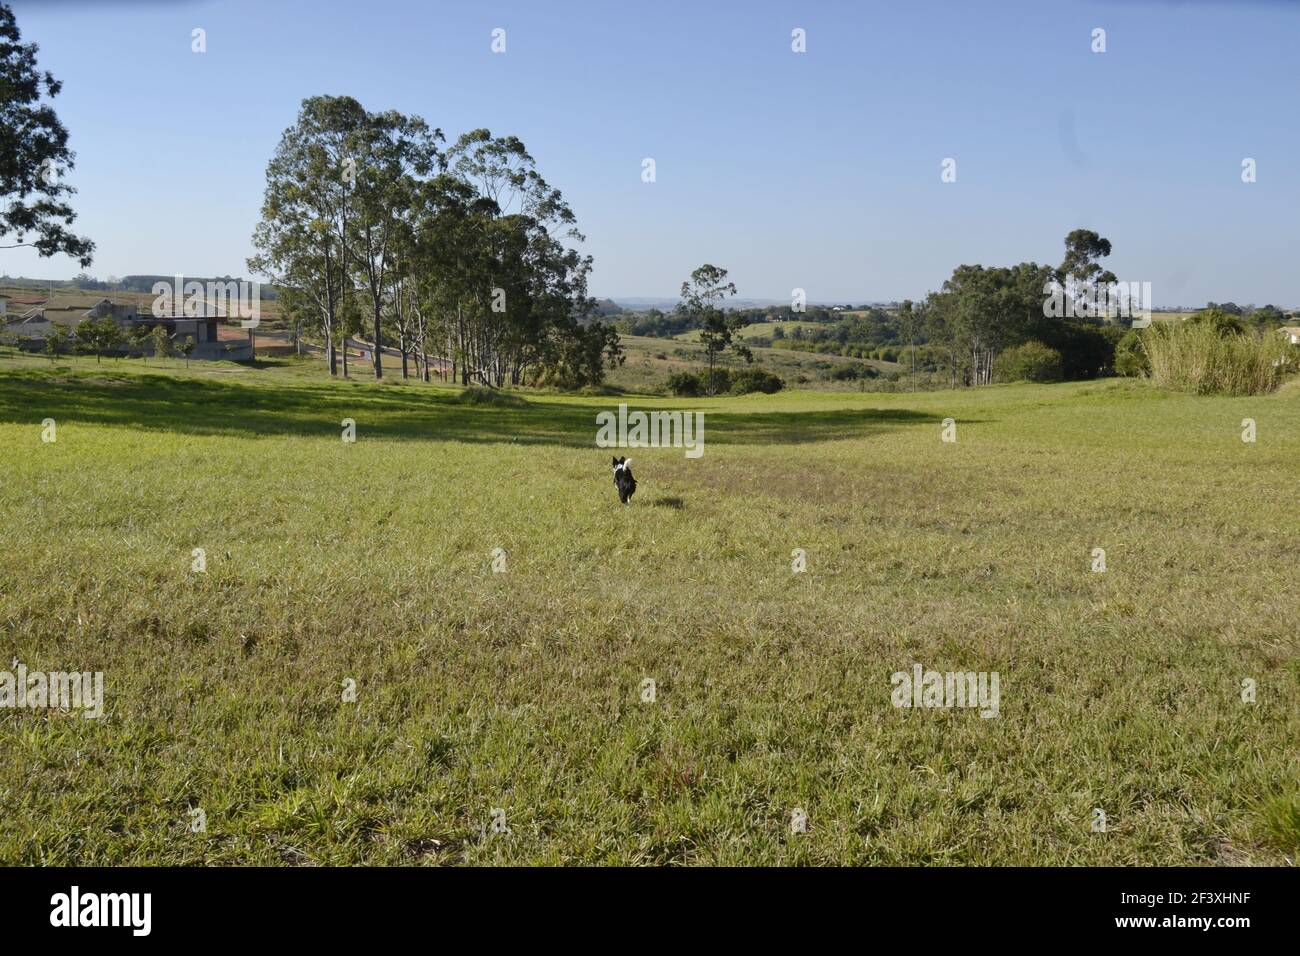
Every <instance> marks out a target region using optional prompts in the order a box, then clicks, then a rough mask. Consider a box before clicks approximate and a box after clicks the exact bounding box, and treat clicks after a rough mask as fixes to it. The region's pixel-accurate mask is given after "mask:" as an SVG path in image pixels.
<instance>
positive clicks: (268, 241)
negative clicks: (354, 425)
mask: <svg viewBox="0 0 1300 956" xmlns="http://www.w3.org/2000/svg"><path fill="white" fill-rule="evenodd" d="M365 126H366V112H365V110H364V109H362V107H361V104H360V103H358V102H357V101H356V100H354V99H353V98H352V97H349V96H314V97H310V98H308V99H306V100H303V103H302V107H301V109H300V110H299V113H298V119H297V121H296V122H295V124H294V125H293V126H291V127H289V128H288V129H287V130H285V131H284V135H283V136H281V138H280V143H279V145H278V146H277V148H276V151H275V154H274V155H273V156H272V157H271V161H270V162H269V163H268V164H267V168H266V193H265V196H264V198H263V201H262V218H261V221H260V222H258V224H257V226H256V228H255V229H254V232H253V245H254V247H255V248H256V249H257V254H256V255H255V256H253V257H251V258H250V259H249V260H248V266H249V268H250V269H252V270H253V271H254V272H257V273H260V274H262V275H265V276H269V277H270V278H271V281H272V282H274V283H275V284H276V285H279V286H282V287H285V288H289V289H293V290H295V292H296V293H297V295H298V301H302V302H310V303H312V304H313V305H314V307H315V309H316V314H317V319H318V321H319V324H320V328H321V332H322V334H323V336H324V339H325V348H326V356H327V359H328V362H329V368H330V374H331V375H335V374H338V352H337V345H338V341H339V325H340V322H339V316H340V313H341V310H342V309H343V307H344V303H345V300H346V299H347V298H348V296H349V293H350V291H351V287H352V280H351V276H350V273H349V270H348V261H347V243H346V240H347V237H348V234H349V232H350V229H351V225H352V191H353V182H354V180H355V179H356V177H357V168H358V159H357V157H358V154H359V153H360V150H361V144H362V139H363V133H364V130H365ZM345 347H346V346H345ZM345 361H346V356H345Z"/></svg>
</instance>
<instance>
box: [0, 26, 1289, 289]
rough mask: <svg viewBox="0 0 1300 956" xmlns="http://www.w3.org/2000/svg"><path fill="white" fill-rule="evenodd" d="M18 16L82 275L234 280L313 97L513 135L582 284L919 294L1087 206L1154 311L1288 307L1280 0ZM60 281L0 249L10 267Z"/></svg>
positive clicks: (1048, 253)
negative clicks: (709, 273) (1148, 289)
mask: <svg viewBox="0 0 1300 956" xmlns="http://www.w3.org/2000/svg"><path fill="white" fill-rule="evenodd" d="M13 6H14V9H15V12H16V14H17V17H18V22H19V27H20V28H21V29H22V31H23V33H24V38H25V39H27V40H35V41H36V42H38V43H39V44H40V47H41V53H40V64H41V66H42V67H43V68H46V69H50V70H52V71H54V73H55V75H56V76H58V77H59V78H60V79H61V80H62V81H63V82H64V91H63V93H62V95H61V96H59V98H58V99H57V100H56V102H55V105H56V107H57V109H58V112H59V114H60V116H61V117H62V119H63V120H64V122H65V124H66V125H67V126H68V128H69V130H70V132H71V137H72V146H73V148H74V149H75V150H76V152H77V156H78V159H77V168H76V170H75V171H74V172H73V174H72V177H71V178H72V181H73V182H74V184H75V185H76V186H77V187H78V189H79V195H78V196H77V197H76V199H75V202H76V206H77V208H78V210H79V211H80V218H79V220H78V225H79V227H80V228H81V230H82V231H84V232H85V233H86V234H88V235H90V236H91V237H92V238H93V239H94V240H95V241H96V242H97V243H98V245H99V251H98V254H97V256H96V261H95V264H94V266H93V267H92V268H91V270H90V271H91V272H92V273H94V274H95V275H97V276H100V277H101V278H102V277H104V276H107V275H123V274H127V273H168V274H170V273H174V272H177V271H180V272H183V273H185V274H188V275H211V274H223V273H231V274H236V275H238V274H241V273H245V272H246V268H245V265H244V260H245V258H246V256H247V255H248V254H249V253H250V246H249V236H250V234H251V232H252V228H253V225H254V223H255V221H256V219H257V212H258V207H259V204H260V201H261V195H262V188H263V182H264V180H263V172H264V170H265V166H266V161H267V159H268V158H269V157H270V155H271V152H272V150H273V149H274V148H275V145H276V142H277V140H278V138H279V136H280V133H281V132H282V131H283V129H284V128H285V127H286V126H288V125H289V124H290V123H292V121H293V119H294V116H295V114H296V112H297V108H298V104H299V103H300V101H301V100H302V99H303V98H304V97H306V96H309V95H313V94H320V93H331V94H343V93H346V94H351V95H354V96H356V97H357V98H358V99H360V100H361V102H362V103H363V104H364V105H365V106H366V107H367V108H370V109H383V108H395V109H399V110H402V111H404V112H412V113H418V114H419V115H421V116H423V117H424V118H425V119H426V120H428V121H429V122H430V123H431V124H432V125H435V126H439V127H441V128H442V129H443V131H444V132H445V133H446V134H447V135H448V138H449V139H454V137H455V136H456V135H458V134H459V133H461V132H463V131H465V130H468V129H472V128H475V127H478V126H486V127H488V128H489V129H491V130H492V131H493V132H494V133H513V134H516V135H518V136H519V137H521V138H522V139H523V140H524V142H525V143H526V144H527V146H528V148H529V149H530V151H531V152H532V153H533V155H534V156H535V157H536V159H537V162H538V164H539V168H540V170H541V172H542V174H543V175H544V176H545V177H546V178H547V179H548V180H550V181H551V183H552V184H553V185H555V186H558V187H559V188H560V189H561V190H562V191H563V192H564V194H565V196H566V197H567V198H568V200H569V202H570V203H571V205H572V206H573V209H574V211H575V212H576V214H577V216H578V221H579V225H580V227H581V228H582V230H583V231H584V232H585V233H586V235H587V242H586V244H585V245H586V249H587V251H589V252H590V253H591V254H592V255H594V256H595V266H596V267H595V273H594V276H593V284H592V291H593V292H595V293H597V294H599V295H610V296H618V295H624V296H673V295H675V294H676V291H677V288H678V286H679V285H680V284H681V281H682V279H684V278H685V277H686V275H687V274H688V273H689V272H690V270H691V269H692V268H694V267H695V266H697V265H699V264H700V263H702V262H706V261H707V262H712V263H715V264H717V265H721V266H725V267H726V268H728V269H730V270H731V275H732V278H733V279H734V280H735V281H736V283H737V285H738V286H739V289H740V294H741V295H742V296H745V297H753V298H788V297H789V295H790V290H791V289H792V288H794V287H796V286H797V287H802V288H804V289H806V290H807V294H808V298H809V300H810V301H814V302H816V301H823V302H824V301H864V300H875V299H893V298H902V297H906V296H910V297H914V298H916V297H920V296H921V295H923V294H924V293H925V292H926V291H927V290H930V289H934V288H937V287H938V286H939V285H940V284H941V283H942V281H943V280H944V278H945V277H946V276H947V275H948V274H949V273H950V272H951V270H952V268H953V267H954V266H955V265H957V264H959V263H963V262H981V263H984V264H986V265H995V264H1011V263H1014V262H1018V261H1021V260H1026V259H1034V260H1037V261H1040V262H1050V263H1052V264H1055V263H1057V262H1058V261H1059V260H1060V257H1061V240H1062V238H1063V237H1064V235H1065V234H1066V233H1067V232H1068V231H1069V230H1071V229H1073V228H1076V227H1087V228H1092V229H1096V230H1098V231H1099V232H1101V233H1102V234H1103V235H1105V236H1107V237H1108V238H1109V239H1110V240H1111V241H1112V242H1113V243H1114V246H1115V253H1114V255H1112V256H1111V259H1110V260H1109V263H1108V264H1109V265H1110V266H1111V268H1112V269H1113V270H1114V271H1115V272H1116V273H1117V274H1118V275H1119V277H1120V278H1121V279H1131V280H1137V281H1150V282H1151V283H1152V288H1153V294H1154V299H1155V301H1156V303H1157V304H1158V305H1166V306H1168V305H1174V304H1188V305H1196V304H1200V303H1203V302H1204V301H1206V300H1207V299H1208V300H1216V301H1224V300H1232V301H1236V302H1239V303H1242V304H1244V303H1246V302H1255V303H1257V304H1263V303H1264V302H1274V303H1276V304H1279V305H1300V105H1298V104H1300V95H1298V94H1300V70H1298V69H1297V62H1298V59H1297V40H1298V39H1300V4H1296V3H1283V2H1249V0H1246V2H1241V0H1238V2H1232V3H1228V2H1210V0H1202V2H1187V3H1173V2H1154V0H1153V2H1118V0H1116V2H1071V0H1057V2H1054V0H1036V2H1023V3H1022V2H1009V0H1008V2H997V3H992V2H990V3H984V2H973V0H957V2H937V0H936V2H926V0H917V2H906V3H904V2H897V3H866V2H826V0H822V2H816V3H813V2H803V3H796V2H785V3H776V2H763V0H751V2H744V3H741V2H734V3H707V4H706V3H703V2H699V0H696V2H682V3H679V2H674V0H655V2H649V3H646V2H627V3H613V2H608V0H605V2H597V0H592V2H576V0H555V2H546V3H542V2H537V0H527V2H519V3H503V2H491V0H485V2H472V3H471V2H461V3H438V2H422V0H346V2H342V0H310V2H309V0H283V2H279V0H262V2H254V0H213V2H166V0H152V2H150V0H134V2H114V0H98V2H90V0H15V2H14V3H13ZM195 27H202V28H204V29H205V30H206V31H207V47H208V49H207V52H206V53H204V54H195V53H192V52H191V51H190V32H191V30H192V29H193V28H195ZM494 27H502V28H504V29H505V30H506V31H507V32H506V41H507V50H506V52H505V53H504V54H493V53H492V52H491V50H490V42H491V37H490V33H491V31H492V29H493V28H494ZM795 27H801V28H803V29H804V30H806V31H807V46H808V51H807V53H805V54H795V53H792V52H791V49H790V32H791V30H792V29H793V28H795ZM1094 27H1102V28H1104V29H1105V30H1106V32H1107V36H1106V41H1107V52H1106V53H1104V54H1095V53H1093V52H1091V50H1090V44H1091V37H1090V34H1091V31H1092V29H1093V28H1094ZM644 157H653V158H654V159H655V161H656V164H657V174H658V181H657V182H655V183H653V184H646V183H643V182H642V181H641V175H640V174H641V160H642V159H643V158H644ZM945 157H953V158H955V159H956V160H957V182H956V183H951V184H945V183H942V182H940V163H941V161H942V160H943V159H944V158H945ZM1244 157H1252V158H1254V159H1255V160H1256V161H1257V163H1258V181H1257V182H1256V183H1253V184H1250V185H1247V184H1243V183H1242V182H1241V161H1242V159H1243V158H1244ZM76 271H77V268H76V266H75V264H74V263H71V262H69V261H67V260H60V259H54V260H38V259H37V258H36V257H35V256H34V255H33V254H30V253H28V252H27V251H23V250H20V251H18V252H13V251H7V252H0V272H8V273H10V274H25V275H36V276H42V277H46V276H49V277H65V276H70V275H72V274H73V273H75V272H76Z"/></svg>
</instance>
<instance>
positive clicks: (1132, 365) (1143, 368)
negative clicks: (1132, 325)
mask: <svg viewBox="0 0 1300 956" xmlns="http://www.w3.org/2000/svg"><path fill="white" fill-rule="evenodd" d="M1115 371H1116V372H1117V373H1118V374H1120V375H1128V376H1130V377H1136V376H1138V375H1146V374H1147V373H1148V372H1149V371H1151V363H1149V362H1148V361H1147V353H1146V351H1145V350H1143V348H1142V334H1141V333H1140V332H1139V331H1138V330H1137V329H1129V330H1128V331H1127V332H1126V333H1124V337H1123V338H1122V339H1120V340H1119V345H1117V346H1115Z"/></svg>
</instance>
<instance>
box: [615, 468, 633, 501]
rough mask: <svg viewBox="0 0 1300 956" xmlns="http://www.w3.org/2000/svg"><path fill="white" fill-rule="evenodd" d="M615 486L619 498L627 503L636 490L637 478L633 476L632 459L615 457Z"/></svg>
mask: <svg viewBox="0 0 1300 956" xmlns="http://www.w3.org/2000/svg"><path fill="white" fill-rule="evenodd" d="M614 487H615V488H617V489H618V500H619V501H621V502H623V504H627V503H628V501H629V500H631V498H632V495H633V493H635V491H636V479H635V478H633V477H632V459H631V458H615V459H614Z"/></svg>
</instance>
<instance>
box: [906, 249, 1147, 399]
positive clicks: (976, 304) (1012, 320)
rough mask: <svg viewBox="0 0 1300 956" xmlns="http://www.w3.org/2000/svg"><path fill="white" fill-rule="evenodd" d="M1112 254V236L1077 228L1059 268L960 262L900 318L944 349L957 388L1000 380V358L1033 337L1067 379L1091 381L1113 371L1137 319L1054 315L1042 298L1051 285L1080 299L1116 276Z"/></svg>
mask: <svg viewBox="0 0 1300 956" xmlns="http://www.w3.org/2000/svg"><path fill="white" fill-rule="evenodd" d="M1110 252H1111V244H1110V242H1109V241H1108V240H1106V239H1104V238H1103V237H1101V236H1099V235H1098V234H1097V233H1096V232H1093V231H1091V230H1087V229H1076V230H1074V231H1073V232H1071V233H1070V234H1069V235H1068V236H1066V238H1065V258H1064V259H1063V261H1062V262H1061V264H1060V265H1059V266H1057V267H1056V268H1052V267H1051V266H1045V265H1039V264H1038V263H1036V262H1022V263H1020V264H1018V265H1015V266H1011V267H1009V268H1006V267H993V268H987V267H985V266H981V265H961V266H958V267H957V268H956V269H954V270H953V274H952V276H951V277H950V278H949V279H948V280H947V281H945V282H944V284H943V287H942V289H941V290H940V291H938V292H933V293H931V294H930V295H929V296H927V297H926V299H925V301H924V302H922V303H920V304H919V306H914V305H913V303H911V302H904V303H903V306H902V308H901V309H900V310H899V317H900V321H901V323H902V325H903V326H904V328H905V330H906V331H907V333H908V336H909V339H912V337H913V336H914V334H915V332H916V331H917V330H919V331H922V332H923V334H924V337H925V339H926V340H927V341H928V342H929V343H930V346H931V353H932V354H933V352H934V351H936V350H937V351H940V352H942V353H946V362H945V363H944V364H945V366H946V367H947V369H948V372H949V376H950V380H951V384H953V385H958V384H966V385H983V384H987V383H989V382H992V381H994V378H995V368H996V367H997V359H998V356H999V355H1000V354H1001V353H1002V352H1003V351H1005V350H1007V349H1011V348H1015V347H1017V346H1021V345H1024V344H1026V343H1028V342H1037V343H1040V344H1041V345H1043V346H1045V347H1046V348H1048V349H1050V350H1052V351H1054V352H1055V353H1057V355H1059V356H1060V365H1061V369H1060V374H1061V376H1062V377H1064V378H1069V379H1075V378H1092V377H1094V376H1097V375H1101V374H1104V373H1106V372H1108V371H1109V370H1110V369H1111V368H1112V366H1113V364H1114V356H1115V346H1116V344H1117V343H1118V341H1119V340H1120V338H1121V337H1122V336H1123V334H1124V332H1125V330H1126V327H1127V325H1128V324H1131V322H1126V321H1125V320H1115V321H1107V320H1106V319H1104V318H1102V317H1091V318H1066V317H1064V316H1062V315H1059V314H1058V315H1056V316H1053V315H1049V314H1048V312H1049V310H1047V309H1045V308H1044V300H1045V296H1046V290H1048V289H1051V288H1055V289H1058V290H1060V291H1061V294H1062V295H1064V296H1067V297H1076V296H1078V297H1082V296H1083V295H1084V294H1085V293H1086V290H1087V289H1088V287H1090V286H1091V287H1097V286H1104V285H1105V284H1106V283H1110V282H1114V281H1116V280H1115V276H1114V275H1113V274H1112V273H1111V272H1109V271H1108V270H1106V269H1105V268H1104V267H1103V266H1102V264H1101V261H1100V260H1101V259H1102V258H1104V257H1105V256H1108V255H1110Z"/></svg>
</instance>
